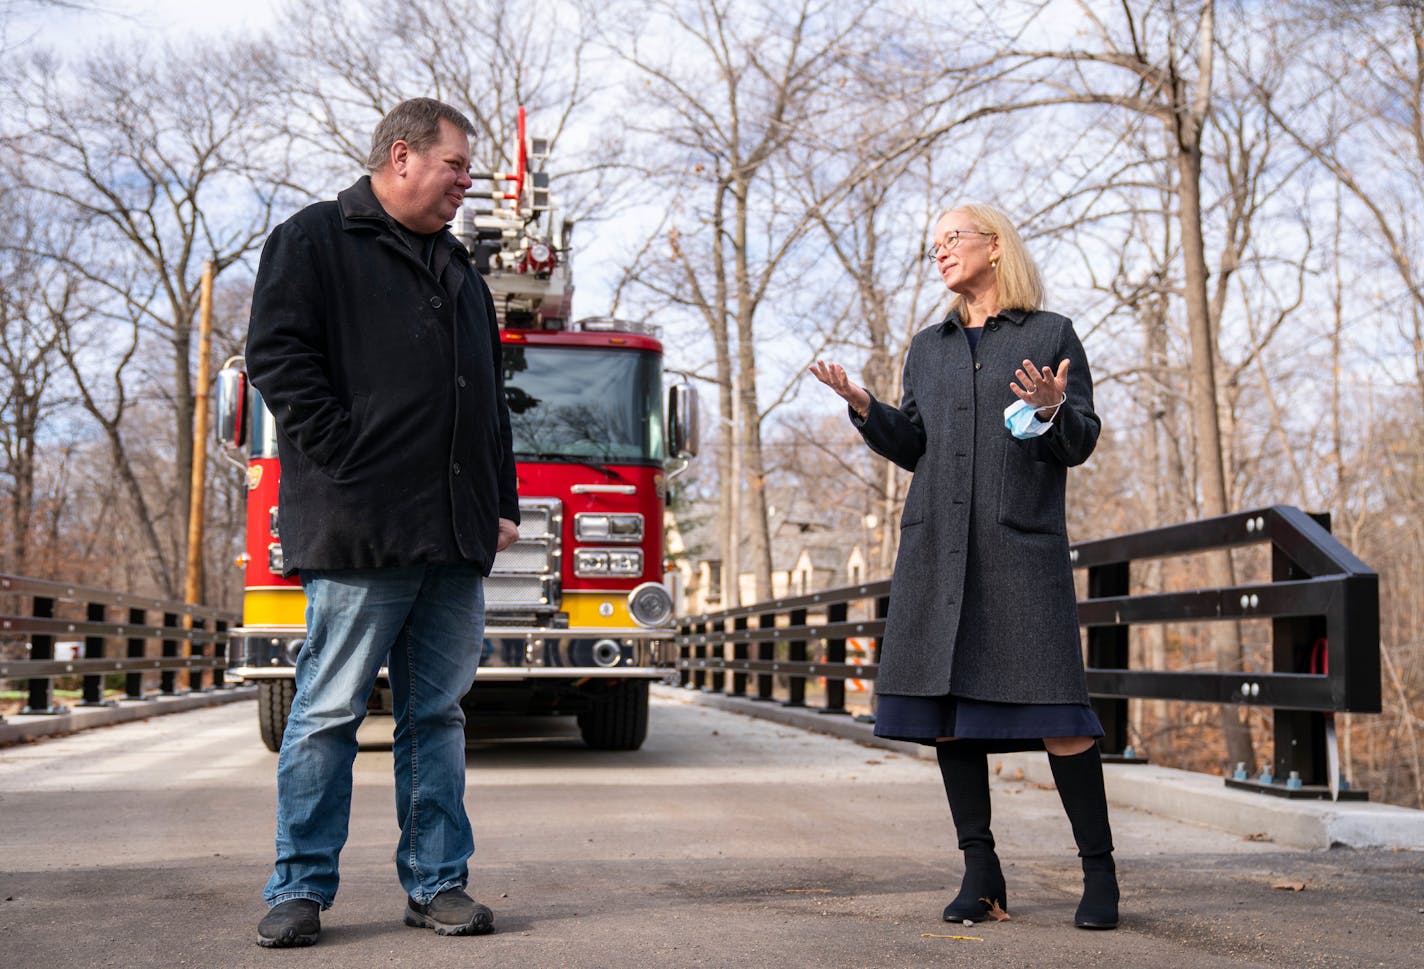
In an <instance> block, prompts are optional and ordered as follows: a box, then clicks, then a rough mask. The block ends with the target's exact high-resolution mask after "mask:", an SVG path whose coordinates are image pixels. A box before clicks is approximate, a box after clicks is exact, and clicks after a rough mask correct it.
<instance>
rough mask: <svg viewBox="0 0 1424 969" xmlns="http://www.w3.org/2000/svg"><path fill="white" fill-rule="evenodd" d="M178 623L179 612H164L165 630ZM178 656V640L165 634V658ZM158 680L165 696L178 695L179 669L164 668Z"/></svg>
mask: <svg viewBox="0 0 1424 969" xmlns="http://www.w3.org/2000/svg"><path fill="white" fill-rule="evenodd" d="M177 625H178V614H177V613H173V612H165V613H164V614H163V628H164V629H165V630H170V629H173V628H174V627H176V626H177ZM177 657H178V640H176V639H174V638H173V637H171V636H165V637H164V639H163V658H164V659H176V658H177ZM158 682H159V683H160V684H161V685H160V686H159V690H160V691H161V692H162V693H163V695H164V696H177V695H178V693H179V691H178V689H177V686H178V671H177V670H164V671H163V672H162V673H160V674H158Z"/></svg>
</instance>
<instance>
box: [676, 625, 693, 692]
mask: <svg viewBox="0 0 1424 969" xmlns="http://www.w3.org/2000/svg"><path fill="white" fill-rule="evenodd" d="M677 631H678V634H679V635H681V636H691V635H692V634H693V632H694V629H693V626H692V623H680V624H679V625H678V627H677ZM677 654H678V658H679V659H686V658H687V657H686V656H683V649H682V646H680V645H679V646H678V648H677ZM691 654H692V650H690V649H689V650H688V656H690V655H691ZM677 685H678V686H680V687H682V688H683V689H684V690H685V689H688V688H689V687H691V686H692V671H691V670H689V669H687V668H686V667H684V668H682V669H680V670H678V672H677Z"/></svg>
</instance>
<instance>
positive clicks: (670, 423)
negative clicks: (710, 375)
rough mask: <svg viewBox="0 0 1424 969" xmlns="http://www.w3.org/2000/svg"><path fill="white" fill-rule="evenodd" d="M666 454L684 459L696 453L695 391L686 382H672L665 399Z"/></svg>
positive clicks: (677, 458) (680, 459)
mask: <svg viewBox="0 0 1424 969" xmlns="http://www.w3.org/2000/svg"><path fill="white" fill-rule="evenodd" d="M667 441H668V455H669V456H670V457H672V458H674V459H676V460H679V461H686V460H687V459H689V458H691V457H695V456H696V454H697V442H698V425H697V391H696V390H694V389H693V388H692V387H689V386H688V385H687V384H673V385H672V386H671V387H669V388H668V399H667Z"/></svg>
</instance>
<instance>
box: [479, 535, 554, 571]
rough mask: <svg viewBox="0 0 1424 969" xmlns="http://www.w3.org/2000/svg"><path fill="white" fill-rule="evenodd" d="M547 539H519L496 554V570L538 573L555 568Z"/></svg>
mask: <svg viewBox="0 0 1424 969" xmlns="http://www.w3.org/2000/svg"><path fill="white" fill-rule="evenodd" d="M549 553H550V548H549V543H548V542H547V541H533V542H528V541H519V542H515V543H514V544H513V545H511V546H509V548H507V549H505V550H504V551H503V552H500V553H499V554H498V555H496V556H495V559H494V570H495V571H496V572H531V573H534V574H536V575H540V574H544V573H547V572H550V571H552V570H553V566H554V563H553V562H551V561H550V559H551V557H552V556H551V555H550V554H549Z"/></svg>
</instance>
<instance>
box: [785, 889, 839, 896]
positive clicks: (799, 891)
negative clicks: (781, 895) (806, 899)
mask: <svg viewBox="0 0 1424 969" xmlns="http://www.w3.org/2000/svg"><path fill="white" fill-rule="evenodd" d="M782 891H784V892H785V893H786V894H788V895H829V894H830V893H831V890H830V889H829V888H783V889H782Z"/></svg>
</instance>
